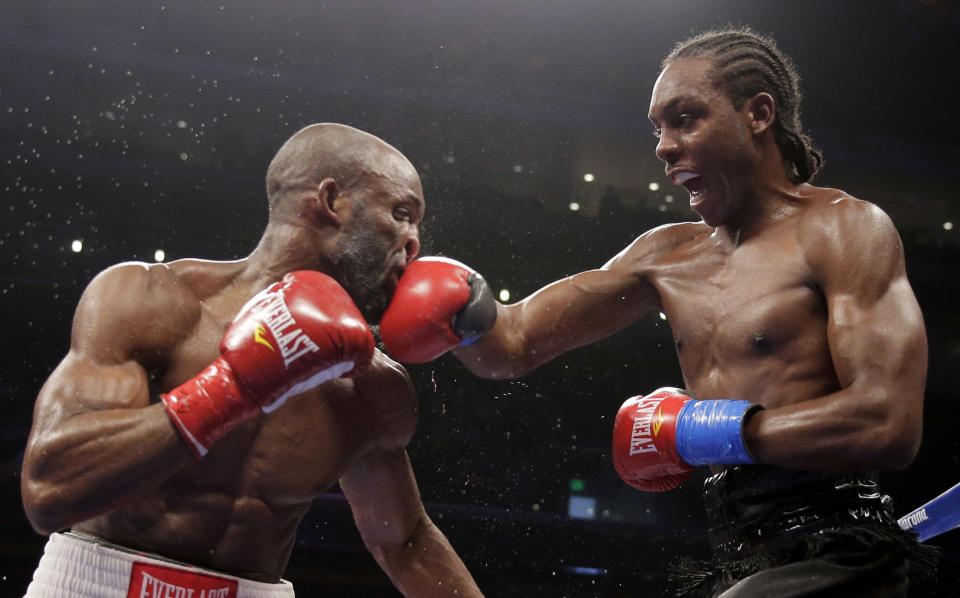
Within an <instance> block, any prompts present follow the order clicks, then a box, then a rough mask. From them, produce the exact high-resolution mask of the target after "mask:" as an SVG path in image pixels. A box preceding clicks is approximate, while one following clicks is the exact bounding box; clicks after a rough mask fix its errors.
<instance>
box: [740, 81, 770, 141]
mask: <svg viewBox="0 0 960 598" xmlns="http://www.w3.org/2000/svg"><path fill="white" fill-rule="evenodd" d="M746 115H747V117H748V119H749V123H748V124H749V126H750V130H751V131H753V134H754V135H759V134H760V133H763V132H764V131H766V130H767V129H769V128H770V127H771V126H773V121H774V118H775V117H776V115H777V102H776V101H775V100H774V99H773V96H772V95H770V94H769V93H767V92H765V91H761V92H760V93H758V94H757V95H755V96H753V97H752V98H750V99H749V100H747V104H746Z"/></svg>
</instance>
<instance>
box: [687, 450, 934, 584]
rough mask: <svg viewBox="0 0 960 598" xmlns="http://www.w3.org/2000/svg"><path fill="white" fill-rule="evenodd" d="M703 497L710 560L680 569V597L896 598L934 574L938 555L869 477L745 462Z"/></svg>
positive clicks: (714, 479)
mask: <svg viewBox="0 0 960 598" xmlns="http://www.w3.org/2000/svg"><path fill="white" fill-rule="evenodd" d="M703 494H704V501H705V503H706V509H707V527H708V537H709V541H710V545H711V548H712V549H713V557H712V559H710V560H709V561H706V562H696V561H692V560H690V559H686V560H684V561H683V562H682V563H681V565H680V566H679V567H678V568H677V570H676V571H675V572H674V574H673V576H672V577H673V578H674V581H675V582H676V583H677V584H678V586H679V587H678V591H679V595H685V596H705V597H712V598H746V597H749V598H762V597H771V598H773V597H776V598H799V597H801V596H802V597H837V598H839V597H844V598H855V597H861V596H862V597H864V598H866V597H870V598H902V597H905V596H907V591H908V588H909V585H910V580H914V581H918V580H923V579H929V578H930V577H931V576H932V574H933V571H934V568H935V564H936V560H937V550H936V549H935V548H933V547H929V546H921V545H920V544H919V543H918V542H917V541H916V535H915V534H913V533H912V532H905V531H903V530H901V529H900V526H899V525H898V524H897V521H896V519H895V518H894V517H893V514H892V506H893V505H892V501H891V499H890V497H889V496H886V495H884V494H883V493H882V492H881V491H880V488H879V486H878V485H877V483H876V475H875V474H853V475H841V474H830V473H824V472H808V471H796V470H789V469H783V468H778V467H770V466H765V465H744V466H737V467H730V468H728V469H726V470H725V471H723V472H720V473H718V474H716V475H713V476H711V477H709V478H708V479H707V480H706V482H705V483H704V491H703Z"/></svg>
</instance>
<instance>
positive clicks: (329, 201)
mask: <svg viewBox="0 0 960 598" xmlns="http://www.w3.org/2000/svg"><path fill="white" fill-rule="evenodd" d="M343 205H344V202H343V201H342V198H341V196H340V185H339V184H338V183H337V181H336V180H334V179H332V178H330V177H327V178H325V179H323V180H321V181H320V183H318V184H317V187H316V189H315V191H314V193H313V194H312V196H311V211H312V212H313V215H314V217H315V218H317V219H318V220H320V221H323V222H329V223H331V224H333V225H334V226H336V227H338V228H339V227H340V224H341V220H342V214H341V213H340V212H341V211H342V208H343Z"/></svg>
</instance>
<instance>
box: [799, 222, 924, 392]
mask: <svg viewBox="0 0 960 598" xmlns="http://www.w3.org/2000/svg"><path fill="white" fill-rule="evenodd" d="M855 207H856V208H857V209H852V210H847V213H846V214H842V215H841V217H839V218H837V221H836V222H835V223H833V226H832V230H833V232H834V234H832V235H831V236H830V237H829V238H828V239H827V242H825V243H823V244H822V245H821V247H820V248H819V249H818V251H819V254H815V255H818V258H817V259H816V260H815V261H814V263H815V264H817V265H818V269H817V275H818V277H819V279H820V280H819V281H820V285H821V288H822V289H823V292H824V295H825V297H826V300H827V311H828V324H827V335H828V342H829V344H830V350H831V357H832V359H833V362H834V368H835V370H836V372H837V377H838V380H839V382H840V383H841V385H842V386H843V387H845V388H846V387H856V388H862V389H864V390H869V391H871V392H873V393H876V395H877V396H881V397H883V396H886V397H891V398H892V397H899V398H900V399H903V398H907V397H915V398H917V399H919V398H920V397H922V389H923V383H924V380H925V377H926V365H927V349H926V333H925V330H924V325H923V317H922V314H921V313H920V307H919V305H918V303H917V300H916V297H915V296H914V294H913V290H912V289H911V287H910V283H909V282H908V280H907V275H906V270H905V266H904V256H903V246H902V244H901V242H900V238H899V235H898V234H897V232H896V229H895V228H894V227H893V224H892V222H890V220H889V218H887V216H886V215H885V214H883V213H882V212H881V211H880V210H879V209H877V208H875V207H872V206H869V204H863V203H861V204H858V205H857V206H855ZM898 400H899V399H898Z"/></svg>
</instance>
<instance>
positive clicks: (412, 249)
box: [403, 227, 420, 264]
mask: <svg viewBox="0 0 960 598" xmlns="http://www.w3.org/2000/svg"><path fill="white" fill-rule="evenodd" d="M403 248H404V249H405V250H406V252H407V263H408V264H409V263H410V262H412V261H413V259H414V258H415V257H417V254H418V253H420V230H419V229H418V228H417V227H413V228H412V229H411V232H410V235H409V236H408V237H407V242H406V243H404V244H403Z"/></svg>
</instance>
